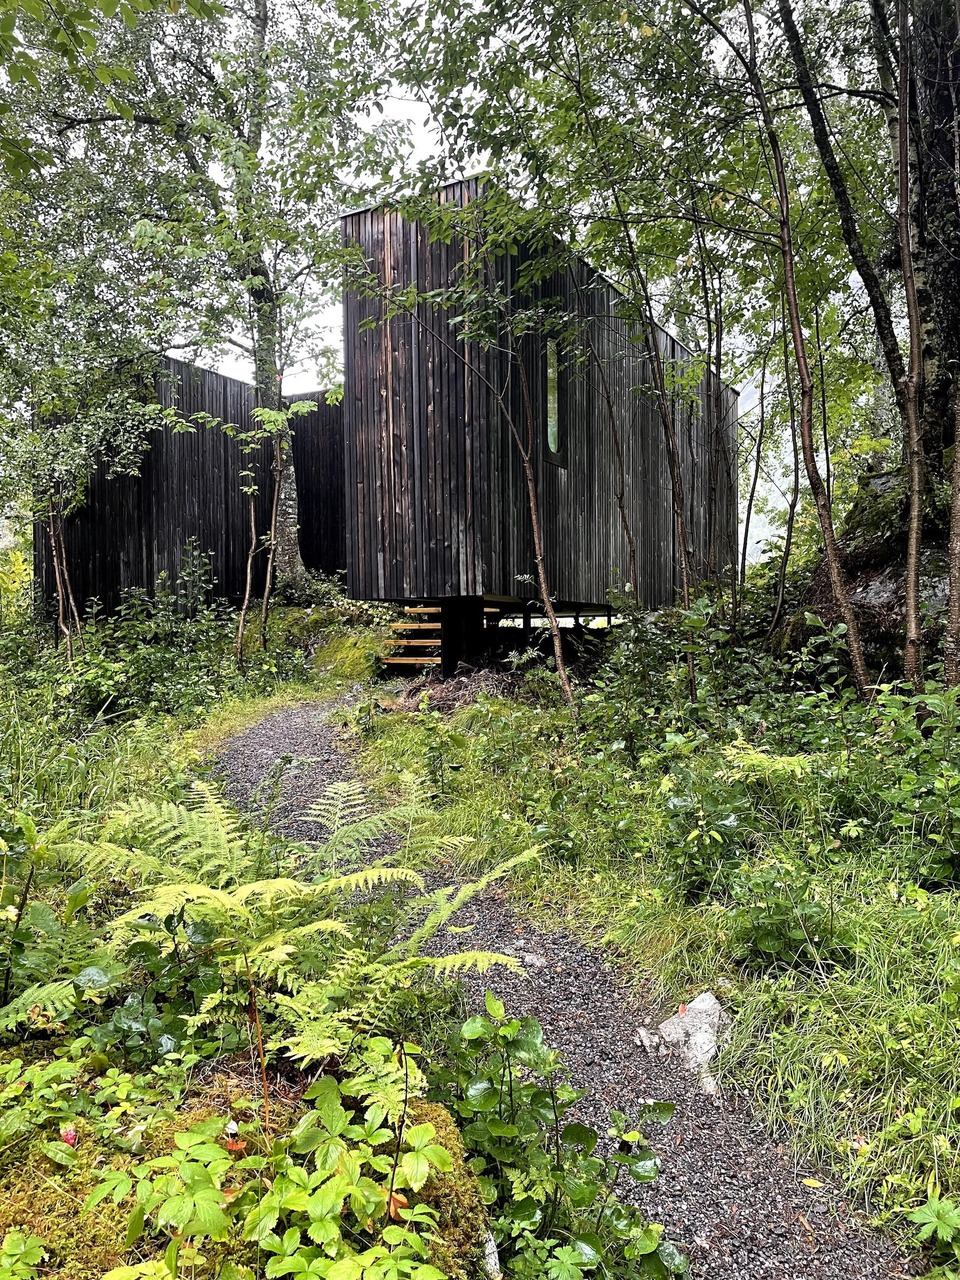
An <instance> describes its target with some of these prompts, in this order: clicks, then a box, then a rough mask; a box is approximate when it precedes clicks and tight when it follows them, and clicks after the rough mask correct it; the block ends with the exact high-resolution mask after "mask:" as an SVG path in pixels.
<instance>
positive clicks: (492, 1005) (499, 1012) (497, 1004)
mask: <svg viewBox="0 0 960 1280" xmlns="http://www.w3.org/2000/svg"><path fill="white" fill-rule="evenodd" d="M483 1003H484V1004H485V1005H486V1008H487V1013H488V1014H489V1015H490V1017H491V1018H492V1019H493V1020H494V1022H502V1021H503V1019H504V1016H505V1014H506V1010H505V1009H504V1007H503V1002H502V1001H500V1000H498V999H497V997H496V996H495V995H494V994H493V992H492V991H488V992H487V993H486V995H485V996H484V997H483Z"/></svg>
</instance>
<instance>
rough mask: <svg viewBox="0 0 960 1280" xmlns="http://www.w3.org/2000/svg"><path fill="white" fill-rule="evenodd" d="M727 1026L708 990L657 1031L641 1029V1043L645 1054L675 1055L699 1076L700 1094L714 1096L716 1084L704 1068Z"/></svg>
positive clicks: (715, 1000) (727, 1023)
mask: <svg viewBox="0 0 960 1280" xmlns="http://www.w3.org/2000/svg"><path fill="white" fill-rule="evenodd" d="M729 1025H730V1017H729V1015H728V1014H726V1013H725V1012H724V1011H723V1007H722V1006H721V1004H720V1001H719V1000H718V999H717V997H716V996H715V995H714V994H713V992H711V991H704V993H703V994H702V995H699V996H697V998H696V1000H691V1001H690V1003H689V1004H688V1005H686V1006H685V1007H684V1008H683V1011H682V1012H679V1013H675V1014H674V1015H673V1017H672V1018H667V1019H666V1021H664V1022H661V1023H660V1025H659V1026H658V1027H657V1029H656V1032H651V1031H649V1030H647V1029H646V1028H642V1029H641V1030H640V1032H639V1039H640V1042H641V1043H642V1044H643V1046H644V1048H645V1049H646V1050H647V1052H648V1053H653V1052H654V1051H655V1050H656V1049H657V1047H658V1046H659V1052H660V1053H670V1052H676V1053H677V1054H679V1056H680V1057H681V1058H682V1059H683V1062H684V1064H685V1065H686V1067H687V1070H688V1071H692V1072H694V1073H695V1074H697V1075H699V1076H700V1085H701V1088H702V1089H703V1092H704V1093H705V1094H706V1095H707V1096H708V1097H711V1098H714V1097H716V1096H717V1092H718V1088H717V1082H716V1080H715V1079H714V1077H713V1076H712V1075H711V1073H710V1072H709V1071H708V1070H707V1066H708V1064H709V1063H710V1062H712V1061H713V1059H714V1058H715V1057H716V1053H717V1048H718V1045H719V1043H720V1041H721V1040H722V1039H723V1037H724V1033H725V1032H726V1030H727V1028H728V1027H729Z"/></svg>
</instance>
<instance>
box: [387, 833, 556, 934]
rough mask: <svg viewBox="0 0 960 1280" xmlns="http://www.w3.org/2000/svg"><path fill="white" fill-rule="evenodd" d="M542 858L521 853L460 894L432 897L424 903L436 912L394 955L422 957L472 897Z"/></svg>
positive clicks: (448, 891)
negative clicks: (448, 922) (418, 955)
mask: <svg viewBox="0 0 960 1280" xmlns="http://www.w3.org/2000/svg"><path fill="white" fill-rule="evenodd" d="M539 856H540V850H539V848H536V847H535V848H532V849H527V850H526V852H525V853H518V854H517V855H516V856H515V857H513V858H508V859H507V860H506V861H505V862H501V863H498V865H497V866H495V867H494V868H493V869H492V870H491V871H488V872H487V873H486V875H483V876H481V877H480V879H479V880H474V881H471V883H469V884H464V885H461V886H460V888H459V889H457V890H456V892H454V890H453V889H451V888H443V889H438V890H436V892H434V893H432V894H429V895H428V896H427V897H426V898H424V899H423V901H424V902H425V903H428V904H432V910H430V911H429V912H428V914H427V916H426V919H425V920H424V921H423V923H422V924H421V925H420V926H419V928H417V929H415V930H414V931H413V933H412V934H411V935H410V937H409V938H407V939H405V940H402V941H401V942H400V943H398V945H397V946H396V947H395V948H394V949H393V951H392V952H391V953H390V954H391V955H393V956H401V955H406V956H411V955H416V954H418V953H419V952H420V951H422V950H423V948H424V946H425V945H426V944H427V943H428V942H429V941H430V940H431V938H434V937H436V935H437V933H439V931H440V930H441V929H442V928H443V926H444V925H445V924H446V923H447V921H448V920H449V919H450V918H451V916H453V915H455V914H456V912H457V911H459V910H460V908H461V907H463V906H464V905H465V904H466V903H467V902H469V901H470V899H471V898H475V897H476V896H477V894H479V893H483V891H484V890H485V889H486V888H488V887H489V886H490V885H491V884H493V883H494V881H495V880H500V879H502V878H503V877H504V876H505V875H508V874H509V873H510V872H511V871H513V870H514V869H515V868H516V867H520V866H523V865H524V864H526V863H528V862H534V861H536V859H537V858H539Z"/></svg>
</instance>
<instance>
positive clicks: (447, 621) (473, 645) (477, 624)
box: [440, 596, 484, 680]
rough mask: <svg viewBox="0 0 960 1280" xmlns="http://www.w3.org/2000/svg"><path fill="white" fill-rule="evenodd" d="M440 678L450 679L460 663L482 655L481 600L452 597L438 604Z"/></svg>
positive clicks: (479, 598)
mask: <svg viewBox="0 0 960 1280" xmlns="http://www.w3.org/2000/svg"><path fill="white" fill-rule="evenodd" d="M440 624H441V631H440V675H441V677H442V678H443V679H444V680H449V679H450V677H451V676H452V675H453V674H454V673H455V672H456V669H457V667H458V666H459V665H460V663H461V662H473V663H475V662H476V661H477V660H478V659H479V658H480V657H481V656H482V652H483V641H484V636H483V597H482V596H454V597H452V598H451V599H449V600H444V601H442V603H441V605H440Z"/></svg>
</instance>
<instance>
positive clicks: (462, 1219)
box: [410, 1101, 487, 1280]
mask: <svg viewBox="0 0 960 1280" xmlns="http://www.w3.org/2000/svg"><path fill="white" fill-rule="evenodd" d="M410 1116H411V1120H412V1122H413V1123H414V1124H432V1125H433V1127H434V1129H435V1130H436V1134H437V1141H438V1142H439V1143H440V1145H441V1146H443V1147H446V1149H447V1151H449V1153H450V1155H451V1157H452V1159H453V1168H452V1169H451V1171H450V1172H449V1173H446V1174H439V1175H435V1176H434V1177H432V1178H431V1179H430V1180H429V1182H428V1183H427V1184H426V1186H424V1187H423V1188H422V1189H421V1191H420V1194H419V1196H418V1199H419V1200H420V1201H422V1203H424V1204H428V1205H430V1206H431V1208H433V1209H435V1210H436V1211H437V1216H438V1218H439V1222H440V1234H439V1238H438V1239H437V1240H436V1241H435V1242H434V1245H433V1249H432V1255H433V1256H432V1261H433V1264H434V1266H436V1267H439V1269H440V1270H441V1271H442V1272H444V1274H445V1275H447V1276H449V1278H450V1280H474V1277H475V1276H477V1275H479V1274H480V1260H481V1259H482V1257H483V1250H484V1243H485V1239H486V1231H487V1214H486V1208H485V1206H484V1202H483V1196H482V1195H481V1193H480V1184H479V1183H478V1182H477V1178H476V1175H475V1174H474V1172H473V1170H472V1169H471V1168H470V1166H469V1165H468V1163H467V1153H466V1151H465V1150H464V1146H463V1139H462V1138H461V1137H460V1131H459V1130H458V1128H457V1125H456V1121H455V1120H454V1119H453V1117H452V1116H451V1115H450V1112H449V1111H447V1109H446V1108H445V1107H442V1106H440V1104H439V1103H435V1102H422V1101H419V1102H415V1103H413V1104H412V1105H411V1108H410Z"/></svg>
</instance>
